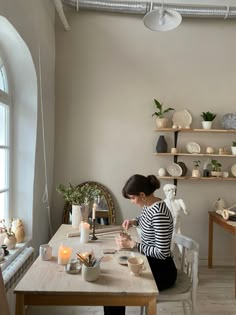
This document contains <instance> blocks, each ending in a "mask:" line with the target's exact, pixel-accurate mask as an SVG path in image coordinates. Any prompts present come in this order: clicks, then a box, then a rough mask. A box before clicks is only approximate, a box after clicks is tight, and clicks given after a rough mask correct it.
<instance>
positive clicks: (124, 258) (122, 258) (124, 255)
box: [115, 250, 134, 265]
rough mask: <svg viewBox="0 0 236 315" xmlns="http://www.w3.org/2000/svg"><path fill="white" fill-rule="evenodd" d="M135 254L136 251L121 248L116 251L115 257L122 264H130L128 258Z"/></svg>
mask: <svg viewBox="0 0 236 315" xmlns="http://www.w3.org/2000/svg"><path fill="white" fill-rule="evenodd" d="M133 256H134V253H132V252H131V251H128V250H119V251H117V252H116V253H115V258H116V260H117V262H118V263H119V264H120V265H128V259H129V258H130V257H133Z"/></svg>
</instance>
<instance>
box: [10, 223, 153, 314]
mask: <svg viewBox="0 0 236 315" xmlns="http://www.w3.org/2000/svg"><path fill="white" fill-rule="evenodd" d="M71 231H72V228H71V225H66V224H63V225H61V227H60V228H59V230H58V231H57V232H56V234H55V235H54V237H53V238H52V239H51V241H50V244H51V245H52V247H53V258H52V259H51V260H50V261H42V260H41V258H40V257H39V258H37V259H36V261H35V262H34V263H33V265H32V266H31V267H30V269H29V270H28V271H27V273H26V274H25V276H24V277H23V278H22V279H21V281H20V282H19V283H18V285H17V286H16V288H15V291H14V292H15V293H16V315H24V314H25V305H87V306H88V305H94V306H98V305H106V306H107V305H111V306H115V305H126V306H147V314H148V315H156V299H157V295H158V289H157V287H156V283H155V281H154V278H153V275H152V272H151V270H150V267H149V264H148V261H147V259H146V257H144V256H142V257H143V258H144V260H145V265H146V270H145V271H144V272H143V273H142V275H141V276H139V277H135V276H132V275H130V273H129V270H128V267H127V266H123V265H120V264H118V262H117V259H116V257H115V255H114V254H106V255H105V256H104V259H103V261H102V263H101V274H100V277H99V279H98V280H97V281H95V282H86V281H84V280H83V279H82V275H81V273H79V274H76V275H71V274H68V273H66V272H65V271H64V266H62V265H58V264H57V257H56V256H57V250H58V247H59V246H60V244H61V243H63V245H65V246H70V247H72V248H73V256H74V257H76V252H78V251H79V252H85V251H89V250H91V249H92V250H93V251H94V252H95V254H96V255H102V252H103V249H104V248H116V245H115V236H116V235H117V232H116V233H113V234H111V233H109V234H102V235H97V237H98V240H96V241H90V242H89V243H87V244H80V241H79V237H72V238H67V236H66V235H67V233H68V232H71ZM137 255H140V254H138V253H137Z"/></svg>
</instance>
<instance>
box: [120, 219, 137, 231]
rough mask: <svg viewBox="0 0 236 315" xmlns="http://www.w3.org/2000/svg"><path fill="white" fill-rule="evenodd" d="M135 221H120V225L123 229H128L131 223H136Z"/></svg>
mask: <svg viewBox="0 0 236 315" xmlns="http://www.w3.org/2000/svg"><path fill="white" fill-rule="evenodd" d="M136 223H137V221H136V220H125V221H124V222H123V223H122V227H123V228H124V229H125V230H128V229H129V228H130V227H131V226H132V225H136Z"/></svg>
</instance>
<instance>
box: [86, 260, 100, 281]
mask: <svg viewBox="0 0 236 315" xmlns="http://www.w3.org/2000/svg"><path fill="white" fill-rule="evenodd" d="M99 275H100V264H96V265H95V266H91V267H87V266H85V265H84V264H83V265H82V277H83V279H84V280H85V281H96V280H97V279H98V278H99Z"/></svg>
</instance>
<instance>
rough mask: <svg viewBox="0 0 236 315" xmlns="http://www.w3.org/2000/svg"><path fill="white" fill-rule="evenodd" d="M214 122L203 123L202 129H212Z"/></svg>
mask: <svg viewBox="0 0 236 315" xmlns="http://www.w3.org/2000/svg"><path fill="white" fill-rule="evenodd" d="M211 127H212V121H202V128H203V129H211Z"/></svg>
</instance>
